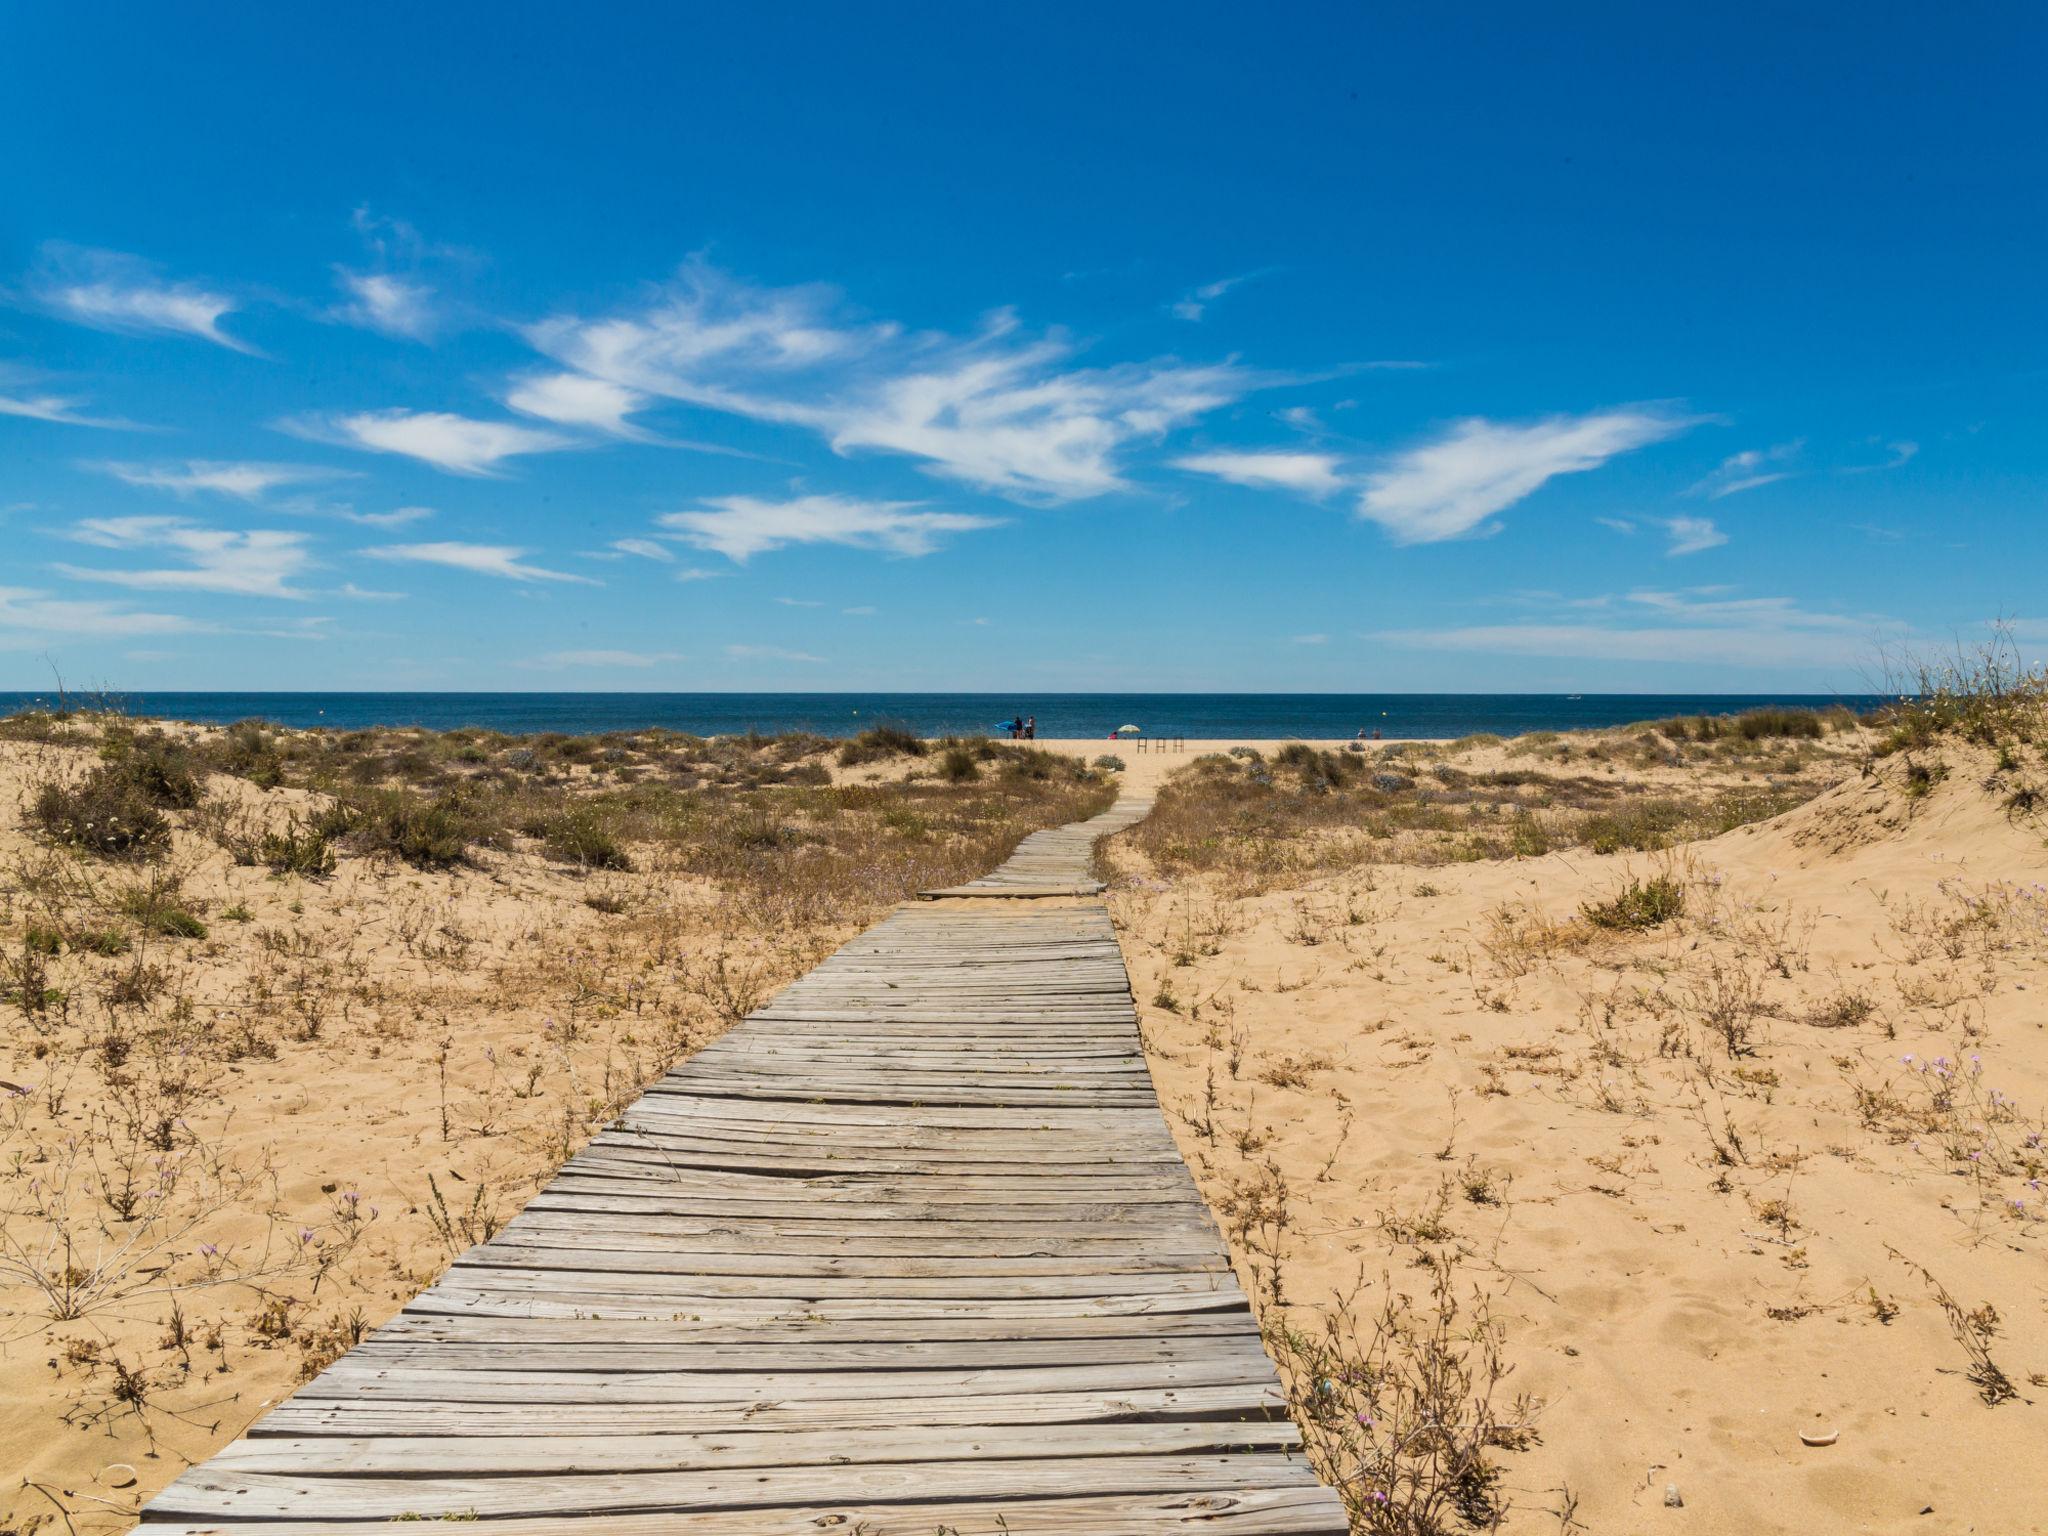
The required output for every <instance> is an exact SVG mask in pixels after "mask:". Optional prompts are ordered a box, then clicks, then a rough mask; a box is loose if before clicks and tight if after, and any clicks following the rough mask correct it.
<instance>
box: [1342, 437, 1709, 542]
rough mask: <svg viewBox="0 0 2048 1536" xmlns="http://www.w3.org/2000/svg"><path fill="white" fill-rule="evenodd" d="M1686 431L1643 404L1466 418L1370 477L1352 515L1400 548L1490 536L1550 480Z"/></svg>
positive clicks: (1387, 462) (1596, 466)
mask: <svg viewBox="0 0 2048 1536" xmlns="http://www.w3.org/2000/svg"><path fill="white" fill-rule="evenodd" d="M1691 425H1692V422H1691V421H1690V420H1688V419H1687V418H1685V417H1681V416H1677V415H1674V414H1672V413H1671V412H1669V411H1666V410H1663V409H1660V408H1657V407H1649V406H1635V407H1625V408H1622V409H1618V410H1608V411H1594V412H1591V413H1589V414H1587V415H1583V416H1546V417H1544V418H1543V419H1542V420H1540V421H1533V422H1524V423H1519V424H1517V423H1509V422H1498V421H1488V420H1486V419H1485V418H1483V417H1476V416H1475V417H1471V418H1468V419H1466V420H1464V421H1460V422H1457V423H1456V424H1454V425H1453V426H1452V427H1451V428H1450V430H1449V431H1447V432H1445V433H1444V434H1443V435H1442V436H1440V437H1438V438H1436V439H1434V440H1433V441H1431V442H1427V443H1423V444H1421V445H1420V446H1418V447H1415V448H1410V449H1408V450H1407V451H1405V452H1403V453H1400V454H1397V455H1395V456H1394V457H1393V458H1391V459H1389V460H1387V461H1386V462H1385V463H1384V464H1382V465H1381V466H1380V467H1379V468H1378V469H1376V470H1374V471H1373V472H1372V473H1371V474H1369V475H1368V476H1367V477H1366V480H1365V487H1364V490H1363V491H1362V492H1361V494H1360V496H1359V501H1358V511H1359V515H1360V516H1361V517H1366V518H1369V519H1371V520H1372V521H1373V522H1376V523H1378V524H1379V525H1380V526H1381V527H1383V528H1385V529H1386V530H1387V532H1388V533H1389V534H1391V535H1392V536H1393V537H1394V539H1395V540H1396V541H1397V542H1399V543H1402V544H1432V543H1437V542H1440V541H1442V540H1445V539H1456V538H1463V537H1465V536H1467V535H1470V534H1474V533H1490V532H1492V531H1494V528H1493V527H1492V526H1489V524H1488V520H1489V519H1490V518H1492V517H1493V516H1494V515H1495V514H1496V513H1499V512H1502V511H1505V510H1506V509H1507V508H1508V507H1511V506H1513V505H1514V504H1515V503H1516V502H1518V501H1520V500H1522V499H1523V498H1524V497H1526V496H1529V495H1531V494H1533V493H1534V492H1535V491H1537V490H1539V489H1540V488H1541V487H1542V486H1543V485H1544V484H1546V483H1547V482H1548V481H1550V480H1552V479H1555V478H1556V477H1557V476H1559V475H1574V474H1584V473H1585V472H1587V471H1588V470H1594V469H1598V468H1599V467H1600V466H1601V465H1603V464H1605V463H1606V462H1607V461H1608V460H1610V459H1612V458H1615V457H1616V456H1618V455H1620V454H1624V453H1629V452H1631V451H1633V450H1635V449H1637V448H1642V447H1645V446H1647V445H1648V444H1651V443H1655V442H1661V441H1663V440H1664V439H1665V438H1668V437H1675V436H1677V435H1678V434H1679V433H1681V432H1683V431H1685V430H1686V428H1687V427H1689V426H1691Z"/></svg>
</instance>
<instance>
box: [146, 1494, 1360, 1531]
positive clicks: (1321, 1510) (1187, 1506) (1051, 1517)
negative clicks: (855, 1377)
mask: <svg viewBox="0 0 2048 1536" xmlns="http://www.w3.org/2000/svg"><path fill="white" fill-rule="evenodd" d="M1332 1510H1333V1500H1332V1499H1331V1497H1330V1494H1329V1491H1328V1490H1327V1489H1322V1488H1245V1489H1237V1490H1234V1491H1230V1492H1222V1491H1213V1492H1212V1491H1201V1492H1177V1493H1168V1494H1111V1495H1106V1496H1103V1495H1098V1496H1092V1497H1087V1498H1065V1499H1005V1500H1003V1501H1002V1502H1001V1503H1000V1504H994V1503H990V1502H988V1501H986V1500H976V1501H974V1502H973V1503H971V1504H959V1503H926V1502H920V1503H915V1504H907V1505H896V1504H877V1503H871V1502H868V1501H865V1500H863V1501H862V1502H860V1503H859V1504H857V1505H852V1504H845V1505H833V1504H802V1505H795V1506H791V1507H788V1508H784V1509H775V1510H750V1511H748V1512H747V1516H746V1524H745V1526H744V1529H745V1530H746V1531H748V1532H752V1533H756V1536H818V1533H819V1532H821V1531H830V1530H846V1531H854V1530H858V1531H860V1532H861V1533H862V1536H932V1533H933V1532H934V1531H957V1532H959V1533H960V1536H1008V1533H1013V1532H1014V1533H1016V1536H1156V1533H1165V1532H1186V1531H1193V1530H1196V1529H1199V1530H1200V1531H1201V1532H1203V1533H1204V1536H1343V1533H1344V1532H1345V1530H1346V1529H1347V1527H1346V1525H1345V1523H1344V1521H1343V1520H1342V1518H1341V1509H1339V1510H1338V1511H1337V1512H1336V1513H1333V1512H1332ZM998 1518H1000V1521H1001V1523H1000V1525H999V1524H998V1523H997V1521H998ZM151 1529H152V1530H155V1531H157V1532H159V1533H160V1536H362V1532H363V1531H364V1530H365V1526H364V1525H363V1524H361V1523H355V1522H349V1521H346V1520H343V1519H339V1518H331V1519H313V1520H307V1521H299V1520H292V1521H282V1522H275V1521H269V1520H258V1521H242V1520H234V1521H230V1522H221V1521H207V1520H204V1519H201V1520H197V1521H188V1520H182V1519H179V1520H173V1521H170V1522H168V1523H163V1524H161V1525H153V1526H152V1527H151ZM735 1529H736V1527H735V1525H734V1520H733V1516H732V1515H730V1514H727V1513H722V1512H721V1513H713V1514H680V1513H669V1512H664V1513H662V1514H657V1515H644V1514H642V1515H620V1514H605V1515H598V1516H594V1517H591V1518H589V1519H587V1520H586V1519H579V1518H578V1517H576V1516H573V1515H560V1514H556V1515H548V1516H544V1517H541V1518H538V1519H520V1518H517V1517H515V1518H512V1519H501V1520H495V1521H493V1522H492V1525H491V1530H492V1532H493V1533H494V1536H599V1533H602V1536H732V1533H733V1531H734V1530H735Z"/></svg>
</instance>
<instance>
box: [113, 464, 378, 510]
mask: <svg viewBox="0 0 2048 1536" xmlns="http://www.w3.org/2000/svg"><path fill="white" fill-rule="evenodd" d="M92 467H93V468H95V469H97V470H100V471H101V472H102V473H104V474H109V475H112V476H113V477H114V478H115V479H116V480H119V481H120V482H121V483H122V484H124V485H134V486H141V487H143V488H144V489H147V490H152V491H169V492H170V493H171V494H172V495H174V496H194V495H197V494H199V493H201V492H205V493H207V494H210V495H215V496H230V497H233V498H234V499H235V500H237V501H261V500H262V499H263V498H264V497H265V496H267V495H269V494H270V493H271V492H272V491H275V490H278V489H280V488H282V487H284V486H288V485H306V484H310V483H313V482H315V481H320V480H332V479H336V478H339V477H340V476H341V475H342V474H343V473H344V471H342V470H337V469H323V468H321V467H319V466H318V465H312V464H263V463H253V462H247V461H239V460H221V459H186V460H185V461H183V462H182V463H178V464H114V463H102V464H95V465H93V466H92Z"/></svg>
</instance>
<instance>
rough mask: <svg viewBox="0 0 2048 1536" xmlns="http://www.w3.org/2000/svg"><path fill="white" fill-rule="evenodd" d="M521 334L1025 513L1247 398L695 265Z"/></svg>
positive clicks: (642, 392)
mask: <svg viewBox="0 0 2048 1536" xmlns="http://www.w3.org/2000/svg"><path fill="white" fill-rule="evenodd" d="M526 334H527V339H528V340H529V341H530V342H531V343H532V345H533V346H534V348H535V349H536V350H537V351H539V352H541V353H542V354H543V355H545V356H547V357H549V358H552V359H553V360H554V361H556V362H557V363H559V364H561V365H562V366H563V367H564V368H566V369H568V370H570V372H571V373H572V374H577V375H583V376H586V377H588V378H590V379H593V380H599V381H603V382H605V383H608V384H611V385H613V386H616V387H617V388H618V389H620V390H624V391H629V392H631V393H632V394H634V395H639V396H651V397H660V398H664V399H670V400H679V401H683V402H686V403H688V404H692V405H698V406H703V407H706V408H709V409H712V410H717V411H722V412H727V413H730V414H733V415H738V416H743V417H747V418H750V419H753V420H757V421H767V422H775V423H781V424H784V425H790V426H795V427H799V428H803V429H806V430H808V431H811V432H814V433H816V434H818V435H820V436H822V437H823V438H824V439H825V440H826V441H827V442H828V443H829V444H830V445H831V446H832V448H833V450H834V451H835V452H838V453H842V454H848V453H854V452H857V451H862V450H875V451H881V452H887V453H900V454H904V455H907V456H909V457H911V458H913V459H916V460H918V461H919V462H920V463H921V465H922V467H923V468H925V469H926V470H927V471H928V472H930V473H932V474H935V475H940V476H943V477H945V478H949V479H954V480H959V481H962V482H964V483H966V484H969V485H973V486H976V487H979V488H981V489H983V490H988V491H993V492H995V493H997V494H1000V495H1005V496H1012V497H1016V498H1018V499H1025V500H1045V501H1063V500H1071V499H1074V498H1077V497H1084V496H1095V495H1100V494H1102V493H1103V492H1106V491H1111V490H1117V489H1121V488H1122V487H1123V486H1124V485H1125V483H1126V482H1125V480H1124V478H1123V475H1122V472H1121V465H1120V459H1121V456H1122V453H1123V451H1124V450H1125V449H1126V448H1127V447H1128V446H1129V445H1130V444H1132V443H1134V442H1137V441H1140V440H1146V439H1156V438H1157V437H1159V436H1160V435H1162V434H1163V433H1165V432H1167V431H1168V430H1170V429H1172V428H1173V427H1175V426H1178V425H1180V424H1182V423H1184V422H1187V421H1190V420H1192V419H1194V418H1195V417H1197V416H1200V415H1202V414H1203V413H1205V412H1207V411H1211V410H1214V409H1216V408H1217V407H1218V406H1221V405H1225V404H1228V403H1229V402H1230V401H1232V400H1235V399H1237V398H1239V397H1240V396H1241V395H1243V394H1244V393H1246V392H1247V391H1248V390H1249V389H1251V388H1254V387H1256V386H1257V383H1258V381H1257V380H1256V379H1255V378H1254V377H1253V376H1252V375H1251V374H1249V373H1247V372H1245V371H1244V370H1242V369H1239V368H1237V367H1236V366H1234V365H1230V364H1210V365H1187V364H1183V363H1180V362H1179V361H1177V360H1175V359H1157V360H1154V361H1151V362H1146V363H1131V364H1120V365H1114V366H1109V367H1101V368H1085V367H1079V366H1075V365H1074V362H1073V359H1074V357H1075V355H1076V354H1077V353H1078V351H1079V347H1078V346H1077V344H1075V343H1074V342H1072V341H1071V340H1069V339H1068V338H1066V337H1065V336H1064V335H1061V334H1059V333H1056V332H1055V333H1048V334H1045V335H1040V336H1035V337H1034V336H1030V335H1027V334H1026V333H1025V332H1024V331H1023V329H1022V327H1021V325H1020V324H1019V322H1018V320H1017V317H1016V316H1015V315H1014V314H1013V313H1011V312H1010V311H1008V310H997V311H995V312H994V313H992V314H991V315H990V316H989V317H988V318H987V319H986V320H985V322H984V323H983V324H982V326H981V327H980V328H979V329H978V330H977V331H975V332H974V333H972V334H970V335H967V336H964V337H956V336H947V335H943V334H938V333H931V332H919V333H912V332H908V331H906V330H905V329H904V328H903V327H901V326H899V325H895V324H891V323H887V322H871V321H865V320H855V319H852V318H849V317H847V316H846V315H845V314H844V313H843V306H842V305H841V304H840V302H839V300H838V297H837V295H836V294H834V293H833V292H832V291H831V290H830V289H827V288H823V287H818V286H810V287H800V288H781V289H773V288H761V287H755V286H752V285H749V284H746V283H742V282H739V281H736V280H734V279H732V278H730V277H728V276H726V275H725V274H722V273H719V272H717V271H715V270H714V269H712V268H711V267H709V266H708V265H706V264H705V263H703V262H691V263H688V264H686V265H685V266H684V268H683V269H682V271H681V273H680V274H679V275H678V277H677V279H676V281H675V282H674V283H673V284H671V285H670V286H669V287H668V288H667V289H665V290H664V291H663V292H662V293H661V294H660V295H659V296H657V297H656V298H655V299H654V300H653V301H651V302H649V303H647V304H644V305H641V306H639V307H637V308H635V309H633V310H630V311H628V312H625V313H622V314H617V315H612V316H608V317H601V318H594V319H593V318H585V317H582V316H576V315H561V316H556V317H554V318H552V319H549V320H546V321H543V322H541V323H540V324H538V325H534V326H532V327H529V328H528V330H527V333H526ZM612 398H613V400H614V402H616V403H621V404H623V401H624V399H625V397H624V396H615V397H612ZM623 419H624V410H623V409H622V410H621V411H620V412H619V413H618V414H617V415H616V416H615V420H617V421H618V422H620V423H621V424H623Z"/></svg>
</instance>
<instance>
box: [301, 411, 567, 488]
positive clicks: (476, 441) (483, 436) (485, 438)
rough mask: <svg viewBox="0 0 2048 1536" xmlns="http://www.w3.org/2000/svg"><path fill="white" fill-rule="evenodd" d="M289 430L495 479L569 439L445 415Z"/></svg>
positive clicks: (372, 416) (319, 423)
mask: <svg viewBox="0 0 2048 1536" xmlns="http://www.w3.org/2000/svg"><path fill="white" fill-rule="evenodd" d="M283 425H284V426H285V428H286V430H288V431H294V432H298V433H299V434H301V435H302V436H308V437H314V438H318V439H321V440H324V441H332V442H340V443H342V444H344V445H346V446H348V447H353V448H367V449H369V450H371V451H372V452H375V453H396V454H403V455H404V456H405V457H407V458H412V459H418V460H420V461H421V462H423V463H427V464H431V465H433V466H434V467H435V468H436V469H441V470H446V471H447V472H448V473H449V474H451V475H495V474H497V473H499V469H498V466H499V465H500V464H501V463H503V462H504V461H505V460H506V459H510V458H515V457H517V456H518V455H520V454H527V453H549V452H552V451H554V450H555V449H558V448H567V447H570V446H571V444H572V440H571V439H569V438H566V437H563V436H561V435H559V434H557V433H554V432H545V431H541V430H539V429H537V428H534V427H522V426H519V425H517V424H516V423H514V422H509V421H477V420H475V419H473V418H471V417H468V416H457V415H455V414H454V413H452V412H449V411H407V410H384V411H358V412H356V413H354V414H353V415H338V416H329V417H324V418H318V419H307V418H300V419H297V420H294V421H288V422H285V423H284V424H283Z"/></svg>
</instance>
